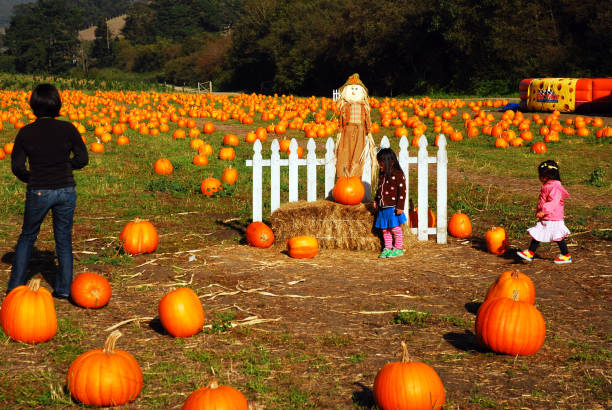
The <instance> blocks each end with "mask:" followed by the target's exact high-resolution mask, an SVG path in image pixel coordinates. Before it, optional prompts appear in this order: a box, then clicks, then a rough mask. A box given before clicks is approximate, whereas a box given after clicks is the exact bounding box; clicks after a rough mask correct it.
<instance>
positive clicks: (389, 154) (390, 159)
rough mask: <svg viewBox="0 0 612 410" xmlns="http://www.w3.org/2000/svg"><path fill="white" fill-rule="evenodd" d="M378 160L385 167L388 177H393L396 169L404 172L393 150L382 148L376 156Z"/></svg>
mask: <svg viewBox="0 0 612 410" xmlns="http://www.w3.org/2000/svg"><path fill="white" fill-rule="evenodd" d="M376 160H377V161H378V162H380V163H383V164H384V165H385V169H386V172H385V173H386V174H387V175H391V173H392V171H393V170H394V169H397V170H399V171H402V167H401V166H400V163H399V161H398V160H397V157H396V156H395V152H393V150H392V149H391V148H382V149H381V150H380V151H378V153H377V154H376Z"/></svg>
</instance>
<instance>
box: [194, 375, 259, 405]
mask: <svg viewBox="0 0 612 410" xmlns="http://www.w3.org/2000/svg"><path fill="white" fill-rule="evenodd" d="M248 408H249V405H248V401H247V398H246V397H244V395H243V394H242V393H240V392H239V391H238V390H236V389H234V388H233V387H231V386H223V385H221V386H220V385H219V383H218V382H217V381H216V380H212V381H211V382H210V383H209V384H208V386H206V387H200V388H199V389H197V390H195V391H194V392H193V393H191V394H190V395H189V397H187V400H186V401H185V404H183V408H182V410H201V409H215V410H247V409H248Z"/></svg>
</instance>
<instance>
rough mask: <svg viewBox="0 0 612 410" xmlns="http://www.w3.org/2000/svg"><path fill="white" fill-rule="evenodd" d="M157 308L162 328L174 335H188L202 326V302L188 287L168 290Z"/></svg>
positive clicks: (194, 332)
mask: <svg viewBox="0 0 612 410" xmlns="http://www.w3.org/2000/svg"><path fill="white" fill-rule="evenodd" d="M157 310H158V313H159V320H160V321H161V323H162V325H163V326H164V329H166V331H167V332H168V333H170V334H171V335H172V336H174V337H189V336H192V335H195V334H196V333H198V332H199V331H201V330H202V328H203V327H204V309H203V308H202V302H201V301H200V298H198V295H197V294H196V293H195V292H194V291H193V290H191V289H189V288H179V289H176V290H173V291H170V292H168V293H167V294H166V295H164V297H163V298H162V299H161V300H160V301H159V305H158V306H157Z"/></svg>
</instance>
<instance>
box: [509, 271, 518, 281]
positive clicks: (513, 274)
mask: <svg viewBox="0 0 612 410" xmlns="http://www.w3.org/2000/svg"><path fill="white" fill-rule="evenodd" d="M510 276H512V279H518V278H519V272H518V271H517V270H513V271H512V273H511V274H510Z"/></svg>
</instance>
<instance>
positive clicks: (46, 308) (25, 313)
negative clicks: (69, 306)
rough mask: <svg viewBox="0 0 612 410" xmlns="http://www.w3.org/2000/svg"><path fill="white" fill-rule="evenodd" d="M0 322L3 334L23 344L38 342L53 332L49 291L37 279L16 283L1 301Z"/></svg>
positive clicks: (53, 307)
mask: <svg viewBox="0 0 612 410" xmlns="http://www.w3.org/2000/svg"><path fill="white" fill-rule="evenodd" d="M0 324H1V325H2V329H4V333H6V335H7V336H8V337H10V338H11V339H14V340H18V341H20V342H24V343H41V342H46V341H47V340H50V339H52V338H53V336H55V334H56V333H57V316H56V313H55V305H54V303H53V297H52V296H51V292H49V291H48V290H47V289H45V288H41V287H40V279H39V278H37V279H32V280H30V281H29V282H28V284H27V285H21V286H17V287H16V288H14V289H13V290H11V291H10V292H9V294H8V295H6V297H5V298H4V300H3V301H2V307H1V308H0Z"/></svg>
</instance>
